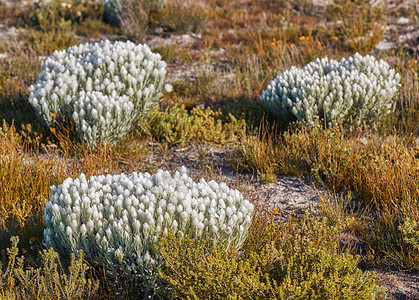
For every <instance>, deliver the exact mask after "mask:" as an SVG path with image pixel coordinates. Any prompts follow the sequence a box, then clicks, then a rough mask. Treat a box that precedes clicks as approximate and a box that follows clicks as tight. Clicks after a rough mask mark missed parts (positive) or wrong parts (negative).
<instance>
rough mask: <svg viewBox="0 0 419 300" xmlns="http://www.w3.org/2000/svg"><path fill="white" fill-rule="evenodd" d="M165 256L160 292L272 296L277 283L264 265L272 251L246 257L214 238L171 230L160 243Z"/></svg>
mask: <svg viewBox="0 0 419 300" xmlns="http://www.w3.org/2000/svg"><path fill="white" fill-rule="evenodd" d="M156 247H157V248H158V249H159V252H160V253H161V255H162V256H163V257H164V259H165V263H164V266H163V268H162V270H160V271H159V272H158V274H157V277H158V278H159V279H160V280H162V282H164V283H165V285H163V286H164V289H161V290H159V291H158V293H159V294H160V295H164V296H172V297H176V298H178V299H208V300H210V299H220V300H221V299H272V295H273V294H274V291H273V286H272V285H271V283H270V279H269V275H268V274H267V273H265V272H264V271H265V270H264V269H263V266H264V265H267V264H268V263H269V262H268V261H269V258H270V255H272V253H271V252H269V251H268V252H266V253H265V252H262V253H261V254H257V253H252V254H251V255H249V257H248V258H247V259H246V260H242V259H240V256H239V255H238V254H237V253H236V252H235V251H234V249H231V248H230V249H229V250H227V251H226V250H225V249H226V247H225V245H224V244H222V243H220V244H218V245H217V246H215V247H213V243H212V240H211V239H210V238H205V237H204V238H203V239H201V240H194V239H191V238H187V237H183V238H181V237H180V236H178V235H174V234H173V233H169V234H167V235H166V236H163V237H162V238H161V240H160V242H159V244H158V246H156Z"/></svg>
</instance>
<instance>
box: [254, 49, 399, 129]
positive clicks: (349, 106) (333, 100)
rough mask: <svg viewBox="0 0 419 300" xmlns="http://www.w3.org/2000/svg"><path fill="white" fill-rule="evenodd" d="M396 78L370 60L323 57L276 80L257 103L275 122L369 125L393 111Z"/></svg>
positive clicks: (385, 66) (358, 56) (384, 65)
mask: <svg viewBox="0 0 419 300" xmlns="http://www.w3.org/2000/svg"><path fill="white" fill-rule="evenodd" d="M399 82H400V75H399V74H397V73H396V71H395V70H394V69H390V67H389V65H388V64H387V63H386V62H385V61H383V60H380V61H377V60H376V59H375V58H374V57H373V56H370V55H367V56H364V57H363V56H361V55H360V54H358V53H356V54H355V55H354V56H353V57H350V58H349V59H347V60H346V59H342V60H341V61H340V62H338V61H336V60H333V59H331V60H329V59H328V58H327V57H326V58H322V59H317V60H316V61H314V62H311V63H309V64H308V65H306V66H305V67H304V68H297V67H292V68H291V69H290V70H287V71H285V72H283V73H282V74H279V75H278V76H277V77H276V78H275V79H274V80H272V81H271V83H270V84H269V86H268V88H267V89H266V90H265V91H263V92H262V96H261V98H260V100H261V101H262V103H263V104H264V106H265V108H266V110H267V111H268V112H270V113H272V114H273V115H274V116H275V117H276V118H277V119H278V120H280V121H285V122H290V121H295V120H298V121H303V122H306V123H308V124H310V125H313V124H314V122H315V121H316V120H322V121H326V122H327V124H329V125H331V124H334V123H337V124H343V123H345V122H350V121H357V122H359V123H361V122H364V121H365V122H367V123H371V122H374V121H375V120H376V119H377V118H378V117H379V116H382V115H385V114H388V113H390V112H391V111H392V109H393V102H392V98H393V97H394V95H395V94H396V92H397V89H398V87H399Z"/></svg>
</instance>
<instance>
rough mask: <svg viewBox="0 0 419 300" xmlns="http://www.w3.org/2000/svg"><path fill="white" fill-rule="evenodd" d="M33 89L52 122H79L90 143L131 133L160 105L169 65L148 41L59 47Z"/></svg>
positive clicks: (37, 105) (39, 109) (37, 106)
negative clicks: (138, 121) (139, 119)
mask: <svg viewBox="0 0 419 300" xmlns="http://www.w3.org/2000/svg"><path fill="white" fill-rule="evenodd" d="M42 68H43V72H42V73H41V74H40V75H39V79H38V82H37V83H36V84H35V85H32V86H31V87H30V89H29V91H30V96H29V103H30V104H31V105H32V107H33V108H34V110H35V112H36V113H37V115H38V116H39V117H40V118H41V119H42V120H44V121H45V122H46V123H47V124H48V125H49V126H54V122H55V121H56V120H55V118H54V117H56V118H60V116H61V115H63V116H65V117H66V118H68V119H72V120H73V121H74V122H75V125H76V130H77V131H78V132H79V134H81V136H82V137H83V139H84V140H85V141H86V142H87V143H88V144H90V145H92V146H95V145H97V144H98V143H100V142H104V143H113V142H115V141H117V140H118V139H120V138H122V137H124V136H125V135H126V134H128V133H129V131H130V129H131V126H132V124H133V122H134V121H135V120H136V118H137V116H138V115H139V114H141V113H146V112H147V111H148V110H149V108H150V107H152V106H156V105H158V103H159V101H160V98H161V97H162V94H163V90H166V91H169V92H170V91H171V89H172V87H171V86H170V85H168V84H166V85H164V78H165V75H166V63H165V62H164V61H162V60H161V56H160V55H159V54H155V53H152V52H151V50H150V48H149V47H148V46H147V45H136V44H134V43H132V42H129V41H128V42H120V41H117V42H115V43H111V42H110V41H108V40H104V41H101V42H99V43H94V44H89V43H86V44H81V45H78V46H73V47H70V48H69V49H68V50H62V51H54V53H53V54H52V56H50V57H49V58H47V59H46V61H45V62H42Z"/></svg>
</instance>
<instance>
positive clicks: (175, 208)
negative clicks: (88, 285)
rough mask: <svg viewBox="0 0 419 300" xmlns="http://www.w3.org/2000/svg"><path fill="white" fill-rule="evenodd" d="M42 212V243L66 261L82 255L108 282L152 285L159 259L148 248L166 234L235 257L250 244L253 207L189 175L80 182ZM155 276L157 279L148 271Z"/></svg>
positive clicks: (63, 189) (61, 189)
mask: <svg viewBox="0 0 419 300" xmlns="http://www.w3.org/2000/svg"><path fill="white" fill-rule="evenodd" d="M52 194H53V195H52V197H51V199H50V201H49V202H48V203H47V205H46V208H45V216H44V217H45V223H46V229H45V231H44V242H45V246H46V247H47V248H50V247H53V248H54V249H55V250H56V251H57V252H58V253H60V255H62V256H63V257H66V256H68V254H69V253H72V252H74V253H77V251H78V250H80V249H82V250H83V251H84V253H85V257H86V258H87V259H88V260H89V261H90V262H92V263H94V264H97V265H99V266H100V267H104V268H105V269H106V271H107V273H108V275H110V276H112V277H118V276H119V278H121V276H122V275H123V274H124V275H123V276H127V277H128V278H130V280H131V279H132V280H134V282H135V280H137V285H139V284H138V282H144V280H145V279H147V280H149V281H153V278H154V274H155V273H154V272H155V270H156V269H157V268H158V267H159V266H160V265H161V262H162V259H161V257H160V256H159V254H158V253H157V252H156V251H155V249H153V248H152V247H151V246H150V241H153V242H155V243H156V242H158V236H159V235H160V234H162V233H165V232H167V230H168V229H169V228H171V229H172V230H173V231H175V232H179V233H180V234H181V235H185V234H188V236H191V235H192V237H193V238H199V237H201V236H202V235H203V234H209V235H210V237H212V239H213V240H214V242H215V243H217V242H219V241H221V240H224V241H227V243H228V245H230V244H233V245H234V246H235V248H236V249H239V248H240V247H241V246H242V244H243V242H244V240H245V239H246V237H247V234H248V229H249V226H250V224H251V220H252V216H253V211H254V206H253V204H251V203H250V202H249V201H248V200H245V199H243V195H242V194H241V193H240V192H239V191H238V190H233V189H230V188H229V187H228V186H227V185H226V184H225V183H221V184H218V183H216V182H215V181H209V182H206V181H205V180H204V179H201V180H200V181H199V182H198V183H196V182H194V181H193V180H192V178H190V177H189V176H188V175H187V174H186V168H184V167H182V168H181V170H180V172H176V173H175V174H174V175H173V176H172V175H171V174H170V173H169V172H167V171H162V170H159V171H158V172H157V173H156V174H154V175H150V174H149V173H145V174H142V173H132V174H130V175H125V174H120V175H106V176H105V175H100V176H92V177H90V179H89V180H87V179H86V177H85V176H84V175H83V174H82V175H81V176H80V177H79V178H77V179H74V180H73V179H72V178H68V179H66V180H65V181H64V182H63V183H62V184H61V185H59V186H58V187H52ZM153 270H154V271H153Z"/></svg>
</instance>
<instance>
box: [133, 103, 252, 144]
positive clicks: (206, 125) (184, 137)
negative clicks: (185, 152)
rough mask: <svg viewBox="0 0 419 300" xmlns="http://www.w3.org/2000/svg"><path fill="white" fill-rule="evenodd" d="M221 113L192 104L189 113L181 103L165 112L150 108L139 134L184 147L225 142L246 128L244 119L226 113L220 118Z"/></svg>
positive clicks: (142, 120) (232, 139)
mask: <svg viewBox="0 0 419 300" xmlns="http://www.w3.org/2000/svg"><path fill="white" fill-rule="evenodd" d="M221 117H222V116H221V112H220V111H213V110H211V108H209V107H208V108H203V107H194V108H193V109H192V110H191V111H190V112H188V111H187V110H186V109H185V107H184V106H179V105H174V106H169V107H168V108H167V109H166V110H165V111H159V110H153V111H152V112H150V113H149V114H148V115H147V116H145V117H144V118H142V119H140V126H139V128H141V131H142V132H141V133H142V134H149V135H151V136H152V137H154V138H155V139H157V140H159V141H163V142H166V143H168V144H171V145H181V146H185V145H187V144H188V143H191V142H198V143H205V144H212V145H225V144H227V143H229V142H233V141H235V140H236V137H237V136H238V135H240V134H244V132H245V131H246V124H245V122H244V121H243V120H238V119H236V118H235V117H234V116H233V115H232V114H229V115H228V117H227V120H226V121H225V122H223V121H222V120H221Z"/></svg>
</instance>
